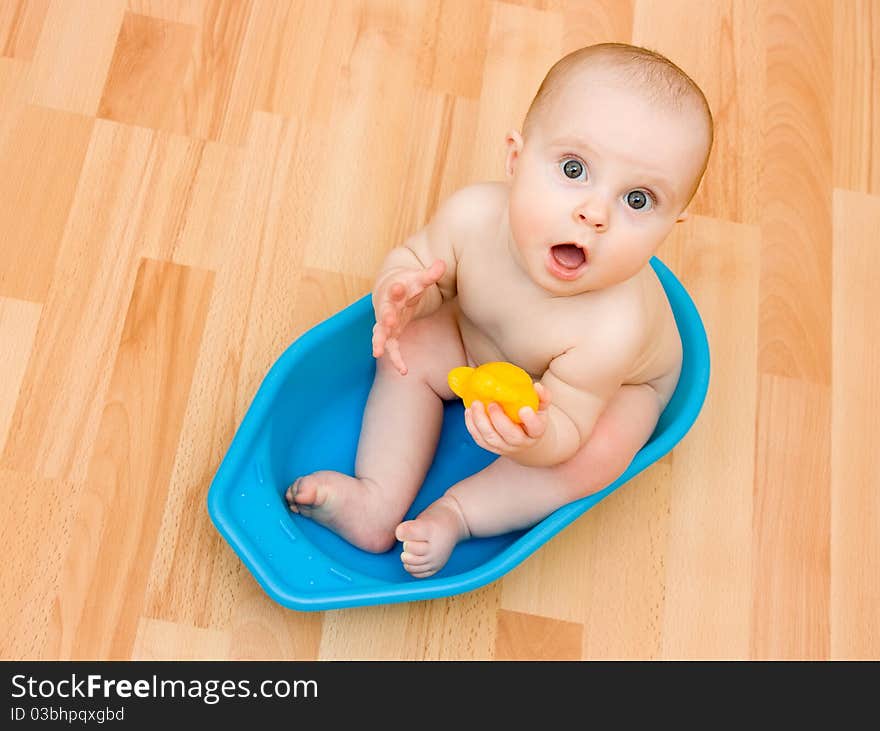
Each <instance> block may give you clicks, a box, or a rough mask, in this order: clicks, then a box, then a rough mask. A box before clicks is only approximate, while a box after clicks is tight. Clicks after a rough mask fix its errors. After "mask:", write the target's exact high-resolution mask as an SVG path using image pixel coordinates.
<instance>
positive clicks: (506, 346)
mask: <svg viewBox="0 0 880 731" xmlns="http://www.w3.org/2000/svg"><path fill="white" fill-rule="evenodd" d="M463 284H465V286H460V287H459V291H458V297H459V310H460V312H461V314H462V315H463V322H462V335H463V337H464V338H465V341H466V342H465V345H466V346H467V347H468V349H469V351H470V352H471V355H472V356H473V357H474V358H476V359H477V360H479V361H480V362H488V361H491V360H506V361H509V362H511V363H515V364H516V365H518V366H520V367H521V368H524V369H525V370H527V371H528V372H529V373H531V374H533V375H536V376H540V375H541V374H543V373H544V371H546V370H547V367H548V366H549V364H550V361H551V360H553V358H555V357H556V356H558V355H560V354H561V353H564V352H565V351H566V350H568V349H569V348H571V347H573V345H574V344H575V343H577V342H579V341H580V342H582V341H583V338H582V337H580V336H581V334H582V333H581V324H582V323H580V322H579V321H577V320H576V319H574V320H573V319H572V318H571V317H569V316H567V315H566V313H565V312H564V311H560V310H561V308H553V307H548V306H546V303H535V302H533V301H529V300H528V298H526V297H523V296H522V294H521V293H518V292H517V291H516V290H515V288H511V287H508V286H506V285H505V284H504V283H501V282H499V281H498V280H496V281H495V283H494V286H492V287H491V289H490V290H488V291H487V290H485V289H484V288H482V287H470V286H467V283H463Z"/></svg>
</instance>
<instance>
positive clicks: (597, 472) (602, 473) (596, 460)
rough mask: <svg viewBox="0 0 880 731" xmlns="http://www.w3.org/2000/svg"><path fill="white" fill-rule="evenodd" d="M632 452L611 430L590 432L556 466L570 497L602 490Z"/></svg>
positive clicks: (578, 497) (628, 463) (618, 472)
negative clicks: (589, 435)
mask: <svg viewBox="0 0 880 731" xmlns="http://www.w3.org/2000/svg"><path fill="white" fill-rule="evenodd" d="M634 456H635V454H634V453H633V452H632V450H631V449H630V448H629V446H628V444H627V442H626V440H625V439H615V438H614V434H613V432H611V431H608V430H605V431H602V432H599V433H594V434H593V435H592V436H591V437H590V439H589V440H588V441H587V443H586V444H584V445H583V446H582V447H581V448H580V450H578V452H577V453H576V454H575V455H574V457H572V458H571V459H570V460H568V461H567V462H565V463H563V464H561V465H559V466H558V467H557V469H558V471H559V476H560V479H561V481H562V483H563V485H564V487H565V489H566V490H567V492H568V496H569V499H570V500H579V499H580V498H582V497H587V495H592V494H594V493H596V492H599V491H600V490H603V489H605V488H606V487H608V485H610V484H611V483H612V482H614V481H615V480H616V479H617V478H618V477H620V476H621V475H622V474H623V473H624V472H625V471H626V468H627V467H629V465H630V462H632V459H633V457H634Z"/></svg>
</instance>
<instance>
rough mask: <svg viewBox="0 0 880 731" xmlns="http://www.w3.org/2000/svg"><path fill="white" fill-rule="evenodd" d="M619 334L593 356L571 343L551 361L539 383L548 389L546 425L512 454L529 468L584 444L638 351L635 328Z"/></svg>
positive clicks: (559, 458) (558, 458) (570, 454)
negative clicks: (525, 446) (534, 437)
mask: <svg viewBox="0 0 880 731" xmlns="http://www.w3.org/2000/svg"><path fill="white" fill-rule="evenodd" d="M628 335H629V337H628V336H627V335H626V334H624V335H622V334H620V333H618V334H617V335H616V336H615V337H614V338H612V339H610V341H609V342H608V343H607V347H605V348H603V350H602V351H601V354H600V355H598V356H596V355H595V353H596V351H593V350H592V349H591V351H592V352H587V350H586V348H584V347H578V346H575V347H574V348H572V349H571V350H568V351H566V352H565V353H563V354H562V355H559V356H557V357H556V358H554V359H553V360H552V361H551V362H550V365H549V367H548V368H547V371H546V372H545V373H544V375H543V377H542V378H541V385H542V386H544V388H545V389H547V391H549V392H550V394H551V404H550V406H549V408H548V414H547V417H548V418H547V428H546V430H545V432H544V434H543V435H542V436H541V438H540V439H539V440H538V441H537V442H536V443H535V444H533V445H532V446H530V447H528V448H527V449H524V450H522V451H520V452H517V453H515V454H511V455H510V458H511V459H512V460H514V461H515V462H518V463H519V464H522V465H526V466H529V467H550V466H552V465H556V464H560V463H562V462H565V461H566V460H568V459H571V458H572V457H573V456H574V455H575V454H576V453H577V451H578V450H579V449H580V448H581V447H582V446H583V445H584V444H586V443H587V441H588V440H589V438H590V435H591V434H592V432H593V427H594V426H595V425H596V421H597V420H598V419H599V415H600V414H601V413H602V411H604V409H605V406H606V405H607V404H608V402H609V401H610V400H611V398H612V397H613V396H614V395H615V394H616V393H617V391H618V389H619V388H620V386H621V385H622V383H623V379H624V378H626V374H627V371H628V370H629V369H630V368H631V367H632V364H633V362H634V359H635V357H636V356H637V354H638V349H639V348H638V346H639V343H638V339H637V338H636V337H635V332H632V333H629V334H628Z"/></svg>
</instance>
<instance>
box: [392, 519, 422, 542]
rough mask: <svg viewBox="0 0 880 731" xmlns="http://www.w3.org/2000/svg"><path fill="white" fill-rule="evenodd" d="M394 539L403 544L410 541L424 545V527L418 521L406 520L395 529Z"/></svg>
mask: <svg viewBox="0 0 880 731" xmlns="http://www.w3.org/2000/svg"><path fill="white" fill-rule="evenodd" d="M394 537H395V538H397V540H398V541H401V542H403V543H409V542H410V541H414V542H419V543H424V542H425V540H426V539H427V538H428V536H427V535H426V531H425V528H424V526H423V525H421V522H420V521H418V520H407V521H404V522H403V523H401V524H400V525H399V526H397V528H396V529H395V531H394Z"/></svg>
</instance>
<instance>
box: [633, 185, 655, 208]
mask: <svg viewBox="0 0 880 731" xmlns="http://www.w3.org/2000/svg"><path fill="white" fill-rule="evenodd" d="M626 204H627V205H628V206H629V207H630V208H632V209H634V210H636V211H650V210H651V209H652V208H653V207H654V197H653V196H652V195H651V194H650V193H649V192H648V191H647V190H642V189H641V188H637V189H636V190H631V191H630V192H629V193H627V194H626ZM645 206H647V208H646V207H645Z"/></svg>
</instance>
